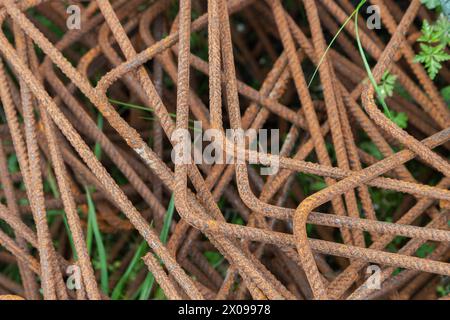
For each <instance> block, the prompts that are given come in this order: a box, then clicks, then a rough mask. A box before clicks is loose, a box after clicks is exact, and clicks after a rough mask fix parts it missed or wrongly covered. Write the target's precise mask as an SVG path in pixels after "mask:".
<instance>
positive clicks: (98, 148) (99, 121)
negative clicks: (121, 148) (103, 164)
mask: <svg viewBox="0 0 450 320" xmlns="http://www.w3.org/2000/svg"><path fill="white" fill-rule="evenodd" d="M103 122H104V120H103V115H102V114H101V113H100V112H99V113H98V116H97V127H98V128H99V129H100V130H103ZM94 155H95V157H96V158H97V159H98V160H101V158H102V147H101V146H100V143H98V142H96V143H95V147H94Z"/></svg>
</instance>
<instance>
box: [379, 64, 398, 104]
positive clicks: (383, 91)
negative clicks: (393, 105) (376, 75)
mask: <svg viewBox="0 0 450 320" xmlns="http://www.w3.org/2000/svg"><path fill="white" fill-rule="evenodd" d="M396 80H397V76H396V75H393V74H390V73H389V71H386V72H385V73H384V75H383V77H382V78H381V82H380V84H379V87H380V95H381V96H382V97H383V99H386V98H387V97H392V95H393V94H394V88H395V81H396Z"/></svg>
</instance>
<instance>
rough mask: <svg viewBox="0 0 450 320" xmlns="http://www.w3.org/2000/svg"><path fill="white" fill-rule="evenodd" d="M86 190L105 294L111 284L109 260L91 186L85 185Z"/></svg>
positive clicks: (101, 282)
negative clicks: (98, 222)
mask: <svg viewBox="0 0 450 320" xmlns="http://www.w3.org/2000/svg"><path fill="white" fill-rule="evenodd" d="M85 190H86V200H87V204H88V211H89V213H88V220H89V221H90V222H91V226H92V231H93V233H94V238H95V244H96V246H97V253H98V257H99V260H100V284H101V288H102V291H103V292H104V293H105V294H108V292H109V284H108V282H109V281H108V261H107V259H106V250H105V246H104V244H103V239H102V234H101V233H100V229H99V227H98V224H97V216H96V210H95V204H94V201H92V197H91V191H90V190H89V187H87V186H85Z"/></svg>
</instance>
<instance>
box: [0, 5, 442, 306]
mask: <svg viewBox="0 0 450 320" xmlns="http://www.w3.org/2000/svg"><path fill="white" fill-rule="evenodd" d="M358 2H359V1H356V2H355V1H350V0H336V1H334V0H317V1H316V0H303V1H281V0H267V1H266V0H228V1H227V0H180V1H178V0H177V1H175V0H174V1H170V0H156V1H151V0H126V1H124V0H110V1H108V0H97V1H75V0H67V1H62V0H49V1H43V0H21V1H15V0H3V1H1V4H0V23H1V25H2V32H0V57H1V62H0V98H1V105H2V108H1V110H0V111H1V114H0V116H1V120H0V121H1V124H0V183H1V190H0V198H1V200H2V204H0V248H1V249H0V295H15V296H20V297H23V298H25V299H42V298H43V299H110V298H114V299H132V298H137V297H141V298H147V299H148V298H155V297H158V295H159V296H161V295H162V294H163V296H164V297H166V298H168V299H380V298H383V299H438V298H441V299H446V298H448V292H446V290H448V289H446V288H448V286H449V284H448V280H449V278H448V277H449V276H450V264H449V263H448V258H449V253H450V250H449V241H450V232H449V224H448V221H449V220H448V217H449V208H450V206H449V203H450V191H449V186H450V179H449V177H450V163H449V161H448V155H449V153H448V150H449V148H450V143H449V142H448V141H449V140H450V109H449V108H448V106H447V104H446V102H445V101H444V99H443V97H442V95H441V93H440V91H439V89H440V88H441V87H442V85H441V84H444V85H448V83H449V80H450V71H449V69H448V67H447V66H446V65H444V66H443V67H442V69H441V71H440V73H439V75H438V78H437V80H436V81H433V80H431V79H430V77H429V76H428V75H427V72H426V70H425V68H424V67H423V66H422V65H421V64H420V63H417V62H415V60H414V57H415V55H416V54H417V52H418V43H417V39H418V38H419V37H420V35H421V33H420V28H421V21H423V20H428V21H433V20H435V19H436V16H435V14H434V13H432V12H430V11H428V10H427V9H426V8H425V7H424V6H423V5H422V4H421V1H420V0H412V1H391V0H370V1H367V5H375V6H378V8H379V9H380V16H379V17H380V19H381V23H382V25H381V29H379V30H378V29H372V28H369V27H368V25H367V24H366V20H365V18H367V12H366V10H361V12H357V13H356V15H355V17H359V19H357V20H355V19H353V16H352V13H354V12H355V7H356V4H357V3H358ZM69 8H71V10H72V11H70V10H69ZM74 8H75V9H74ZM77 8H78V9H77ZM364 8H365V7H364ZM78 14H79V16H77V15H78ZM349 17H352V18H349ZM71 19H72V20H71ZM73 19H75V20H73ZM76 19H79V20H78V21H77V20H76ZM355 21H356V23H357V24H358V25H357V26H358V29H357V28H356V26H355ZM73 26H75V27H74V28H72V27H73ZM341 26H344V27H343V30H342V32H341V33H340V34H339V35H338V36H337V37H336V38H335V39H336V41H335V43H334V44H333V45H332V46H331V47H330V48H329V49H328V44H329V43H330V41H331V39H333V37H334V36H335V35H336V34H338V32H339V29H340V28H341ZM356 30H359V31H358V32H356ZM357 40H358V41H360V44H361V46H362V48H363V50H364V52H365V54H366V55H367V57H368V59H369V62H370V68H371V70H372V73H373V78H374V79H375V81H376V82H377V83H380V81H382V78H383V76H384V75H385V74H386V72H389V74H391V75H393V76H395V79H396V85H397V86H398V87H399V88H401V90H400V89H398V90H395V91H394V93H393V94H391V95H389V96H387V98H386V102H387V104H388V106H389V108H390V110H391V112H392V114H395V115H399V114H403V115H404V116H406V117H407V119H408V121H407V127H406V128H400V126H399V124H398V123H396V122H395V121H394V120H393V118H390V117H389V116H387V115H386V114H385V113H384V112H383V108H382V107H381V106H380V105H379V102H378V96H377V93H376V91H375V88H374V86H373V85H372V83H371V82H370V81H369V77H368V73H367V70H366V68H365V66H364V63H363V59H362V56H361V54H360V52H359V50H358V42H357ZM316 67H317V71H318V72H317V75H314V70H315V68H316ZM313 75H314V78H313ZM194 121H195V123H198V122H201V125H202V127H201V129H200V130H202V131H203V132H205V131H207V130H208V129H214V130H215V132H218V133H219V135H218V137H216V140H222V142H224V144H225V145H226V146H227V148H228V149H227V151H230V150H231V153H232V156H231V158H232V160H233V159H234V160H236V158H237V157H236V155H237V154H239V155H243V158H244V161H230V162H227V163H215V162H213V163H205V162H201V163H197V162H194V161H187V162H186V161H174V158H173V157H172V153H173V152H172V150H173V147H174V146H175V145H176V144H177V143H178V142H179V141H178V140H177V139H178V138H179V136H178V135H177V133H178V132H191V133H194V131H195V128H194V130H193V129H192V126H193V123H194ZM227 129H233V130H242V129H243V130H244V132H249V130H251V129H254V130H256V132H258V130H259V129H278V130H279V143H280V147H279V153H275V152H273V153H271V148H270V147H272V146H273V145H274V144H276V143H278V141H273V140H271V142H270V143H269V148H267V150H266V151H264V150H261V149H252V148H250V145H251V144H252V143H253V142H254V141H252V139H254V137H253V138H252V137H250V138H248V137H249V136H247V138H248V139H247V141H246V142H247V143H244V145H239V144H238V143H236V141H234V142H233V141H230V140H229V139H228V137H226V135H225V132H226V130H227ZM183 130H184V131H183ZM197 130H198V129H197ZM190 142H192V143H194V141H190ZM200 144H201V143H200ZM367 146H369V147H370V149H368V148H367ZM194 149H195V148H194ZM371 150H372V151H373V150H375V152H370V151H371ZM194 152H195V151H194ZM183 155H184V156H186V154H183ZM192 157H193V155H191V154H189V155H188V158H189V159H192ZM251 158H252V159H254V158H256V159H259V160H257V163H256V164H255V163H253V162H252V163H251V161H250V159H251ZM275 163H276V164H277V166H278V170H274V171H272V172H271V174H268V175H267V174H263V173H262V172H263V171H262V170H261V169H263V168H267V167H268V166H273V165H274V164H275ZM389 197H391V198H392V197H393V198H395V199H399V200H398V201H397V202H395V204H394V207H393V208H390V209H389V210H386V208H385V206H384V205H383V204H384V203H386V202H388V201H389V199H388V198H389ZM172 205H174V206H175V213H173V212H171V210H170V207H171V206H172ZM172 211H173V210H172ZM139 252H140V254H139ZM141 258H142V260H143V263H142V260H141ZM105 262H106V263H107V264H106V267H105ZM144 263H145V265H144ZM139 265H141V267H140V268H139ZM149 279H150V280H149ZM153 279H154V284H153V285H152V286H149V287H146V288H147V291H148V292H147V293H145V290H144V289H145V288H144V289H143V284H145V283H149V282H150V283H151V282H152V280H153ZM119 289H120V290H119ZM158 290H159V291H161V292H162V293H161V292H160V293H158Z"/></svg>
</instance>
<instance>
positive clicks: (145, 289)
mask: <svg viewBox="0 0 450 320" xmlns="http://www.w3.org/2000/svg"><path fill="white" fill-rule="evenodd" d="M174 211H175V196H174V195H173V194H172V197H171V198H170V202H169V206H168V208H167V212H166V215H165V217H164V224H163V228H162V230H161V234H160V237H159V238H160V239H161V242H162V243H164V244H165V243H166V242H167V238H168V237H169V230H170V225H171V224H172V219H173V213H174ZM154 282H155V278H154V277H153V274H151V273H149V274H148V275H147V277H146V278H145V280H144V283H143V284H142V286H141V289H140V292H141V293H140V295H139V300H148V298H149V297H150V293H151V292H152V288H153V284H154Z"/></svg>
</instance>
